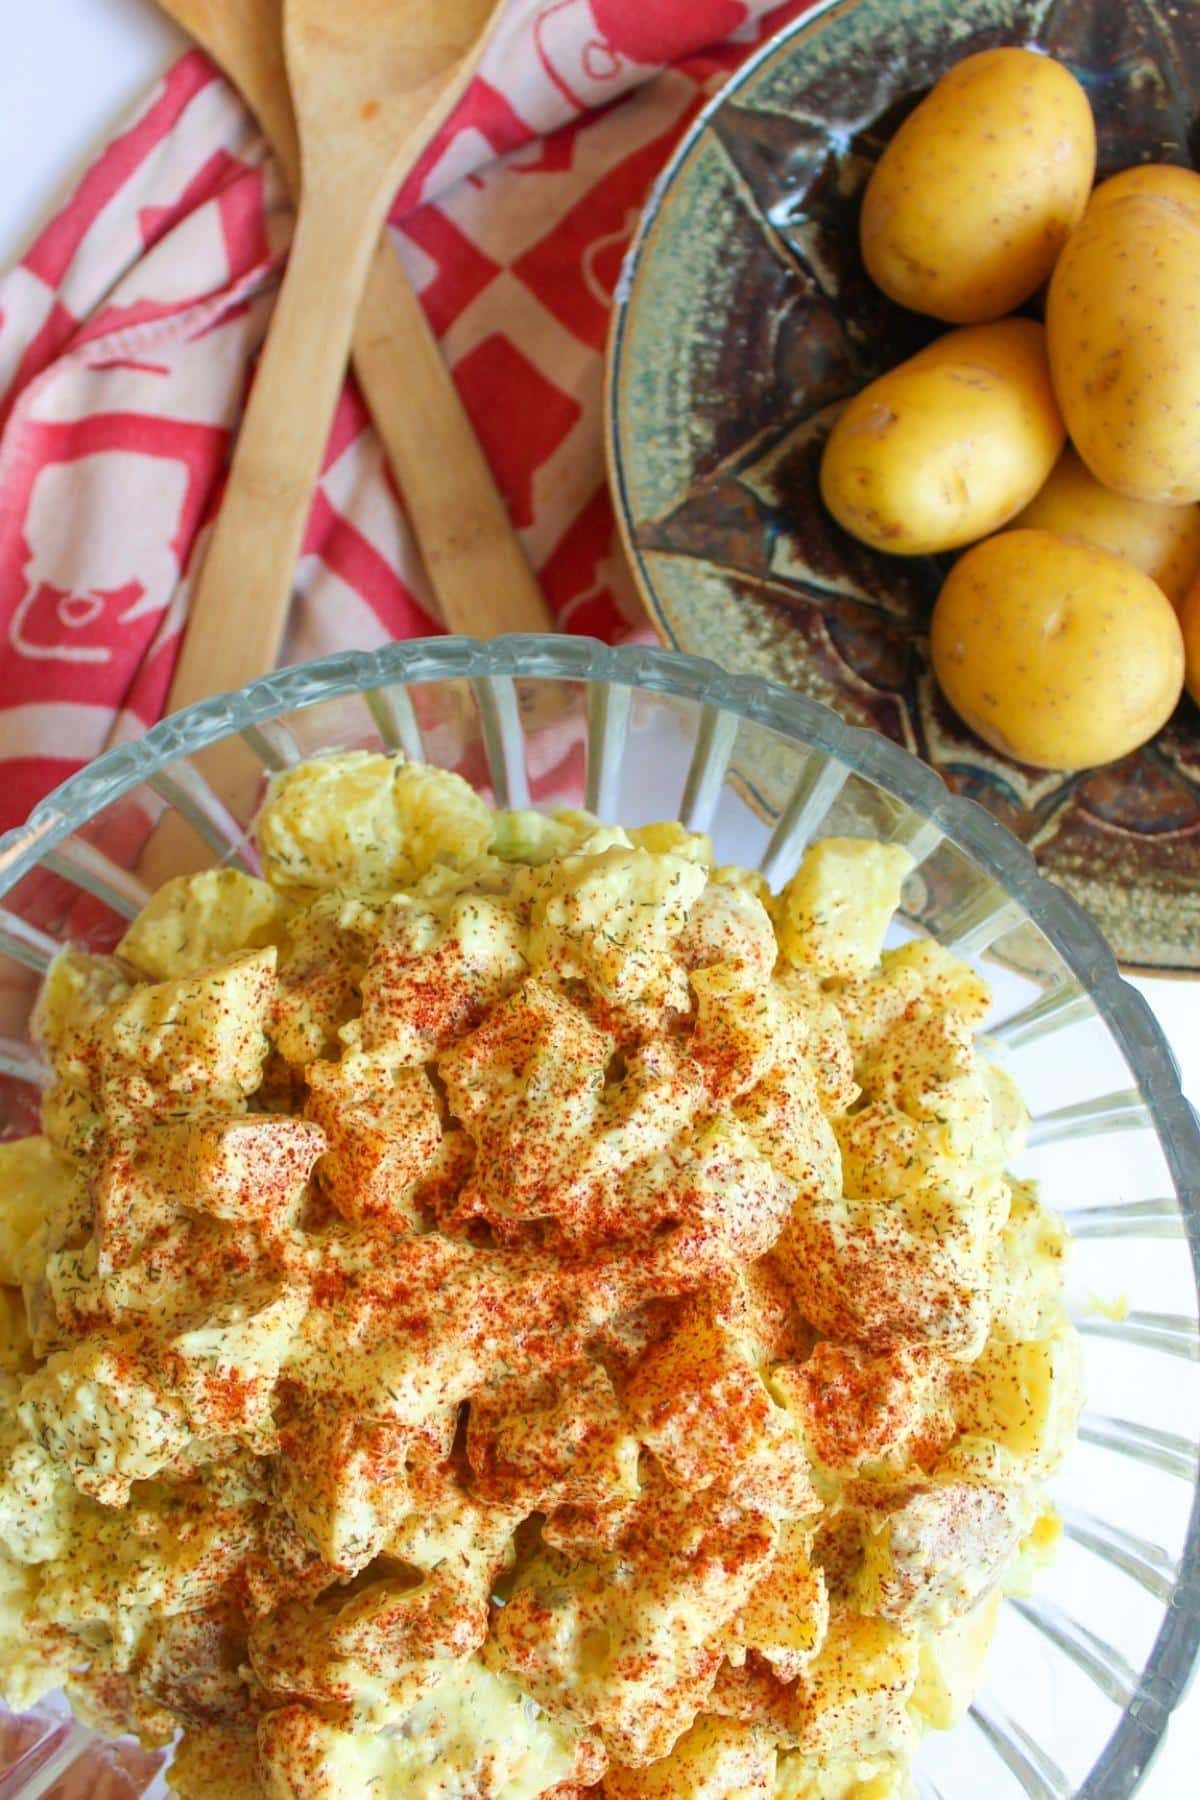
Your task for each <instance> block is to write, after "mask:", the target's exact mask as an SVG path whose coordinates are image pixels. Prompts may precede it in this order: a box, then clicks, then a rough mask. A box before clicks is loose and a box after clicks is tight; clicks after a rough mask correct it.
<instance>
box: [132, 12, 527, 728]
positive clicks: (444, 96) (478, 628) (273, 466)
mask: <svg viewBox="0 0 1200 1800" xmlns="http://www.w3.org/2000/svg"><path fill="white" fill-rule="evenodd" d="M160 3H161V4H162V5H163V6H164V8H165V10H166V11H168V12H169V13H171V14H172V16H173V17H174V18H176V19H177V20H178V21H179V23H181V24H182V25H184V26H185V27H186V28H187V29H189V30H190V31H192V32H193V33H194V35H195V36H196V37H197V38H198V39H199V40H200V41H201V42H202V43H203V44H204V46H205V47H206V48H207V49H209V50H210V51H211V53H212V54H213V56H214V57H215V58H216V60H217V61H218V62H220V63H221V64H222V66H223V67H224V68H225V69H226V70H227V71H228V73H229V74H230V75H231V76H232V78H233V79H234V80H235V82H236V83H237V84H238V85H239V87H240V88H241V89H242V92H243V93H244V94H245V96H246V98H247V100H248V101H249V104H250V105H251V107H252V109H253V110H254V112H255V113H256V114H257V116H258V118H259V121H260V123H261V124H262V126H263V129H264V131H265V132H266V134H267V136H268V137H269V138H270V140H271V142H272V143H273V144H274V146H275V147H276V149H277V151H278V154H279V157H280V161H281V164H282V166H283V169H284V172H285V174H286V176H287V177H288V179H289V180H290V181H292V182H293V183H294V182H295V181H296V178H297V173H298V170H299V169H300V167H301V166H302V169H303V181H302V184H301V202H300V210H299V214H298V217H297V222H296V233H295V238H294V240H293V244H292V251H291V256H290V259H289V262H288V269H287V273H286V275H285V278H284V282H283V286H282V288H281V289H280V293H279V299H278V301H277V303H276V308H275V314H274V317H273V319H272V322H271V330H270V332H269V334H268V338H267V342H266V346H265V348H264V350H263V353H262V356H261V359H260V361H259V366H258V372H257V376H256V378H255V382H254V386H253V389H252V392H251V395H250V400H249V403H248V405H247V408H246V412H245V416H244V418H243V420H242V427H241V432H240V435H239V439H238V445H237V450H236V452H235V455H234V460H233V466H232V469H231V472H230V476H229V482H228V486H227V488H226V492H225V497H224V501H223V504H222V507H221V512H220V516H219V518H218V520H217V524H216V528H215V530H214V533H213V538H212V542H211V543H210V545H209V548H208V553H207V555H206V557H205V560H204V565H203V567H202V569H201V573H200V578H199V581H198V583H197V586H196V590H195V593H194V594H193V596H192V603H191V610H190V615H189V621H188V626H187V631H186V635H185V637H184V642H183V645H182V648H181V651H180V656H179V660H178V663H177V665H176V670H175V675H174V679H173V681H172V684H171V690H170V694H169V696H168V711H173V710H175V709H177V708H179V707H182V706H186V705H188V704H190V703H191V702H192V701H193V700H198V699H201V698H204V697H205V696H207V695H208V694H212V693H216V692H220V691H221V690H223V689H226V688H235V687H240V686H241V685H242V683H243V682H245V681H248V680H250V679H251V678H252V677H253V676H255V675H259V674H261V673H263V671H264V670H267V669H269V668H271V667H272V666H273V665H274V663H275V660H276V658H277V655H278V651H279V645H280V642H281V639H282V635H283V629H284V625H285V622H286V617H287V608H288V601H289V598H290V594H291V587H292V581H293V577H294V573H295V566H296V561H297V559H298V556H299V552H300V545H301V541H302V538H303V533H304V526H305V523H306V520H307V517H308V512H309V508H310V506H311V502H312V495H313V490H314V488H315V486H316V482H317V479H318V476H319V474H320V466H321V458H322V456H323V454H324V450H325V445H326V442H327V440H328V436H329V429H330V424H331V421H332V418H333V411H334V407H335V405H336V402H337V396H338V392H339V390H340V386H341V382H342V379H343V375H344V372H345V365H346V358H347V354H348V351H349V348H350V340H351V334H352V332H353V334H354V353H355V366H356V370H357V372H358V374H359V377H360V380H361V382H362V387H363V391H364V394H365V397H366V399H367V401H368V404H369V405H370V407H371V410H372V415H373V417H374V419H375V423H376V425H377V427H378V428H379V431H380V436H381V437H382V439H383V442H384V445H385V448H386V450H387V452H388V456H389V458H390V461H391V464H392V468H393V471H394V472H395V474H396V476H397V479H398V481H399V483H400V486H401V489H402V491H403V493H404V497H405V502H406V506H407V510H408V514H409V517H410V520H411V522H412V525H413V529H414V532H415V535H416V537H417V541H418V544H419V545H420V548H421V552H422V555H423V557H424V559H425V564H426V567H427V569H428V572H429V575H430V579H431V581H432V582H433V585H434V588H435V591H436V592H437V595H438V598H439V601H440V603H441V606H442V610H443V613H444V615H445V618H446V623H447V624H448V625H449V626H450V628H451V629H452V630H459V631H468V632H472V633H474V634H476V635H481V636H491V635H493V633H495V632H499V631H513V630H526V631H527V630H545V629H547V628H548V627H549V626H550V624H551V620H550V615H549V613H548V611H547V608H546V604H545V600H544V599H543V597H542V594H541V592H540V590H539V588H538V586H537V583H536V582H535V580H534V578H533V576H532V574H531V572H530V570H529V566H528V564H527V563H526V561H525V558H524V556H523V554H522V551H521V548H520V545H519V543H518V542H517V539H516V536H515V533H514V532H513V529H512V526H511V524H510V522H509V519H508V515H507V512H506V511H505V508H504V504H503V502H502V500H501V499H500V497H499V495H498V493H497V492H496V488H495V484H494V482H493V481H492V477H491V473H490V470H489V469H488V466H487V463H486V461H485V459H484V457H483V453H482V451H481V450H480V447H479V443H478V440H477V439H476V438H475V435H474V433H473V431H472V430H471V426H470V423H469V421H468V419H467V417H466V414H465V412H464V411H463V409H462V405H461V402H460V401H459V399H458V396H457V392H456V390H455V388H454V384H453V382H452V380H451V378H450V376H449V373H448V371H447V369H446V367H445V364H444V363H443V361H442V358H441V355H440V353H439V351H438V347H437V344H436V341H435V340H434V338H433V336H432V333H431V332H430V330H429V327H428V325H427V323H426V321H425V315H424V312H423V310H422V308H421V305H420V302H419V301H418V300H417V299H416V296H415V295H414V294H413V292H412V289H411V287H410V286H409V284H408V281H407V279H406V278H405V275H404V270H403V268H402V266H401V264H400V262H399V259H398V258H397V256H396V254H395V252H394V251H393V249H392V248H391V246H390V245H389V244H387V243H386V241H385V242H383V243H380V241H379V238H380V232H381V231H382V228H383V224H384V220H385V218H386V214H387V208H388V206H389V204H390V201H391V197H392V195H393V194H394V192H395V190H396V188H397V187H398V186H399V184H400V181H401V179H402V178H403V174H404V172H405V170H406V168H407V167H408V166H410V165H411V163H412V162H413V161H414V160H415V158H416V156H417V155H418V154H419V152H420V151H421V150H422V149H423V148H424V146H425V144H426V143H427V142H428V140H429V138H430V136H431V135H432V134H433V132H434V131H435V130H436V128H437V126H438V125H439V124H440V123H441V121H442V119H443V118H445V116H446V115H447V114H448V113H449V111H450V109H451V107H452V106H453V104H454V102H455V101H456V100H457V98H458V96H459V94H460V93H461V92H462V90H463V88H464V87H465V86H466V83H467V81H468V80H469V78H470V76H471V74H472V72H473V70H474V68H475V66H476V65H477V63H478V61H479V58H480V56H481V55H482V52H483V49H484V47H485V44H486V42H487V39H488V36H489V33H490V29H491V25H492V23H493V22H494V19H495V16H496V15H495V13H494V12H493V4H494V0H403V3H402V4H401V3H399V0H355V4H354V5H353V6H347V5H344V4H343V3H342V0H286V4H282V3H281V0H160ZM281 12H282V15H283V17H282V33H281V17H280V15H281ZM489 15H490V16H489ZM285 54H286V72H285V68H284V55H285ZM289 78H290V83H291V99H289V95H288V79H289ZM292 100H294V102H295V111H294V113H293V106H292ZM372 256H373V257H374V259H373V260H372ZM364 289H365V291H364ZM360 303H361V305H360ZM356 315H357V330H355V318H356Z"/></svg>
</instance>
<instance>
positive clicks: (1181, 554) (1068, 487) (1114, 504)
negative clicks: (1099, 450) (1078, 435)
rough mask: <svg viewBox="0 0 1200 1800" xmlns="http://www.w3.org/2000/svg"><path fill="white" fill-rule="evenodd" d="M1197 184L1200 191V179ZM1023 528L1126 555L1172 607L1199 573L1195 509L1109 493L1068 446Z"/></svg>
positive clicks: (1199, 511) (1016, 523)
mask: <svg viewBox="0 0 1200 1800" xmlns="http://www.w3.org/2000/svg"><path fill="white" fill-rule="evenodd" d="M1196 185H1197V187H1198V188H1200V177H1198V178H1197V182H1196ZM1025 525H1028V526H1029V527H1030V528H1031V529H1036V530H1039V531H1057V532H1058V533H1059V534H1060V536H1062V537H1077V538H1082V539H1083V540H1084V542H1085V543H1088V544H1094V545H1095V546H1096V548H1097V550H1110V551H1111V552H1112V554H1113V555H1114V556H1125V557H1128V559H1129V561H1130V562H1131V563H1136V565H1137V567H1138V568H1139V569H1141V570H1142V572H1143V574H1146V575H1148V576H1149V577H1150V579H1151V581H1154V582H1157V584H1158V586H1159V587H1160V588H1161V589H1162V591H1163V593H1164V594H1165V595H1166V596H1167V599H1168V600H1169V601H1170V602H1171V605H1172V606H1174V607H1178V606H1179V603H1180V601H1181V600H1182V599H1183V596H1184V594H1185V593H1186V592H1187V590H1188V586H1189V584H1190V582H1191V580H1192V577H1193V576H1194V575H1195V574H1196V572H1197V570H1200V506H1168V505H1166V504H1165V503H1164V502H1163V501H1161V500H1157V501H1156V500H1131V499H1129V497H1128V496H1127V495H1126V494H1114V493H1113V491H1112V489H1111V488H1106V487H1102V486H1101V484H1100V483H1099V482H1098V481H1097V480H1096V477H1095V476H1094V475H1093V474H1091V472H1090V471H1089V469H1088V467H1087V465H1086V463H1084V461H1083V460H1082V458H1081V457H1080V456H1079V453H1078V452H1077V451H1076V450H1073V449H1072V448H1071V446H1070V444H1068V445H1067V448H1066V449H1065V450H1064V451H1063V453H1062V455H1061V456H1060V457H1059V459H1058V461H1057V462H1056V463H1055V465H1054V469H1053V471H1052V473H1051V475H1050V479H1049V481H1047V483H1046V485H1045V487H1044V488H1041V489H1040V490H1039V492H1038V493H1036V494H1035V495H1034V497H1033V499H1032V500H1031V501H1030V502H1029V505H1028V506H1027V507H1026V508H1025V510H1024V512H1022V513H1019V514H1018V515H1017V517H1016V518H1015V519H1014V520H1013V527H1014V529H1016V528H1018V527H1020V526H1025Z"/></svg>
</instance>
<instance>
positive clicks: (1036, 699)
mask: <svg viewBox="0 0 1200 1800" xmlns="http://www.w3.org/2000/svg"><path fill="white" fill-rule="evenodd" d="M930 652H931V655H932V659H933V669H934V674H935V675H936V676H937V678H938V681H939V682H940V683H941V686H942V691H943V693H944V694H945V696H946V698H947V700H949V702H950V704H951V706H952V707H953V708H954V710H955V711H956V712H957V713H958V714H959V715H960V716H961V717H962V718H963V719H965V720H966V722H967V724H968V725H970V726H971V728H972V729H973V730H974V731H977V732H978V733H979V735H980V737H981V738H983V739H984V740H985V742H987V743H989V744H992V745H993V746H994V747H995V748H996V749H997V750H1003V751H1004V753H1005V754H1006V755H1007V756H1013V757H1016V759H1017V760H1018V761H1019V762H1025V763H1033V764H1035V765H1036V766H1037V767H1039V768H1046V769H1089V768H1092V767H1094V766H1095V765H1096V764H1098V763H1105V762H1112V761H1113V760H1114V759H1115V758H1117V757H1119V756H1125V755H1127V754H1128V752H1129V751H1130V750H1135V749H1136V748H1137V746H1138V745H1139V744H1144V743H1145V741H1146V739H1147V738H1149V737H1153V735H1154V733H1155V732H1156V731H1157V730H1158V728H1159V727H1160V725H1163V724H1164V723H1165V722H1166V720H1167V719H1168V718H1169V717H1170V715H1171V713H1172V712H1173V711H1174V709H1175V704H1176V702H1177V700H1178V699H1179V694H1180V689H1181V687H1182V684H1183V639H1182V634H1181V632H1180V629H1179V620H1178V619H1177V618H1176V616H1175V612H1174V609H1173V607H1172V606H1171V603H1170V601H1169V600H1168V599H1167V597H1166V595H1165V594H1164V593H1163V592H1162V590H1161V589H1160V588H1158V587H1156V586H1155V585H1154V583H1153V582H1152V581H1151V579H1150V577H1149V576H1148V575H1143V574H1142V572H1141V570H1140V569H1135V568H1134V566H1133V564H1132V563H1130V562H1127V561H1126V560H1125V559H1124V557H1120V556H1110V555H1109V554H1108V552H1107V551H1104V550H1096V549H1093V547H1092V546H1091V545H1090V544H1081V543H1079V542H1078V540H1076V539H1072V538H1063V537H1058V536H1056V534H1055V533H1054V532H1052V531H1004V532H1001V533H1000V534H999V535H998V536H997V537H993V538H988V540H987V542H986V543H983V544H976V545H975V546H974V547H973V548H972V549H970V550H968V551H967V552H966V554H965V556H961V557H960V558H959V560H958V561H957V562H956V563H955V565H954V567H953V569H951V571H950V573H949V575H948V576H947V577H946V581H945V583H944V585H943V587H942V591H941V593H940V594H939V595H938V599H937V605H936V606H935V607H934V609H933V624H932V629H931V633H930Z"/></svg>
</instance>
